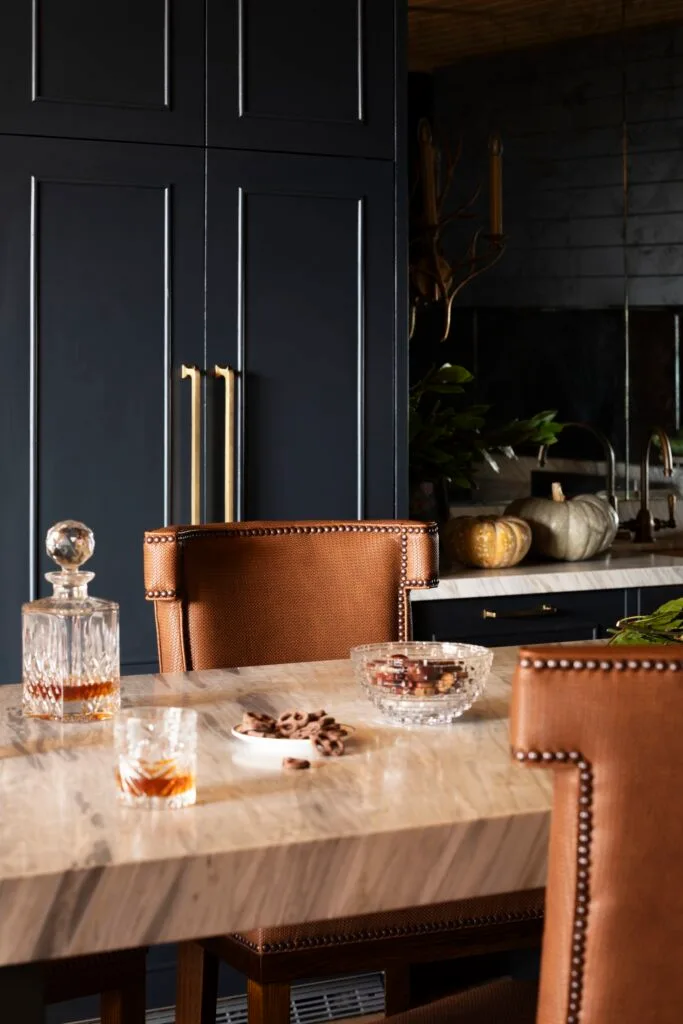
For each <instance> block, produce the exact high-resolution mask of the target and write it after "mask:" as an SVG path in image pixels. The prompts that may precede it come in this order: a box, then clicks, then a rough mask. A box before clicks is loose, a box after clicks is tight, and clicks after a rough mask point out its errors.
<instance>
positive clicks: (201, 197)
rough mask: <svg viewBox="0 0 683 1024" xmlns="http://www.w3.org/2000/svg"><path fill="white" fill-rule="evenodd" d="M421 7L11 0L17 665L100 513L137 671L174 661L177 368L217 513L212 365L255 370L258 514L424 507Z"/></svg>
mask: <svg viewBox="0 0 683 1024" xmlns="http://www.w3.org/2000/svg"><path fill="white" fill-rule="evenodd" d="M399 14H400V17H399ZM405 18H406V4H405V2H404V0H400V2H399V0H361V2H359V0H339V2H338V3H335V4H332V5H320V4H319V3H317V2H314V0H301V2H299V3H296V4H288V5H284V4H281V3H279V2H278V0H207V3H206V4H205V3H204V2H196V3H195V2H185V0H145V2H144V3H142V4H141V3H133V2H130V0H123V2H122V3H120V4H114V5H112V4H92V3H86V2H85V0H55V2H52V0H49V2H48V0H16V2H12V3H6V4H2V5H0V40H1V44H0V45H1V46H2V54H3V60H2V64H1V67H0V85H1V86H2V87H1V88H0V223H1V224H2V232H0V337H1V338H2V353H3V373H2V374H1V375H0V426H1V427H2V432H3V433H2V436H3V445H2V446H0V479H1V480H2V481H3V485H4V487H5V495H4V502H3V516H2V525H3V527H4V530H3V533H4V536H6V537H8V538H10V541H11V542H10V544H9V546H8V550H7V552H6V557H5V575H4V581H3V588H2V595H1V596H0V602H1V606H0V680H2V682H10V681H16V680H17V679H18V678H19V674H20V619H19V613H20V605H21V602H22V601H25V600H27V599H29V598H30V597H32V596H36V595H40V594H43V593H45V592H46V589H47V585H46V584H45V581H44V580H43V573H44V572H45V571H46V570H47V569H48V568H49V566H48V565H47V561H46V558H45V556H44V554H43V538H44V535H45V531H46V529H47V527H48V525H49V524H50V523H52V522H54V521H55V520H58V519H62V518H67V517H73V518H78V519H82V520H84V521H86V522H87V523H88V524H89V525H90V526H92V528H93V529H94V530H95V533H96V537H97V545H98V546H97V552H96V555H95V558H94V560H93V569H94V570H95V571H96V572H97V579H96V581H95V584H94V588H93V589H94V590H95V592H97V593H100V594H103V595H105V596H108V597H111V598H113V599H115V600H118V601H119V602H120V604H121V639H122V662H123V669H124V672H129V673H130V672H132V671H152V670H154V668H155V666H156V644H155V638H154V622H153V615H152V614H151V610H150V608H149V606H148V605H147V604H146V603H145V602H144V600H143V598H142V566H141V537H142V533H143V531H144V529H146V528H149V527H155V526H159V525H162V524H163V523H164V522H172V521H175V522H189V521H190V520H191V518H192V514H191V485H190V480H191V408H190V386H189V382H188V381H186V380H182V379H181V366H182V365H183V364H188V365H190V364H191V365H194V366H196V367H197V368H198V369H199V370H200V372H201V396H200V404H199V416H198V417H197V419H198V421H199V422H198V423H197V424H196V425H197V428H198V431H199V433H200V441H201V452H200V458H199V461H200V469H201V486H200V489H199V503H200V510H199V516H200V518H202V519H203V520H205V521H209V520H213V521H216V520H218V521H220V520H223V519H224V518H225V505H224V492H225V463H226V458H225V457H226V451H225V444H224V440H225V402H224V395H225V385H224V382H223V381H222V380H221V379H218V378H216V377H215V376H214V367H215V366H216V365H220V366H226V365H229V366H232V367H234V368H235V369H236V370H237V409H236V417H235V427H236V431H235V440H236V444H235V447H234V451H235V469H236V486H235V498H236V508H235V514H236V516H237V517H241V518H246V517H250V518H261V519H262V518H282V519H284V518H290V517H291V518H294V517H296V518H318V517H321V518H327V517H342V516H343V517H349V518H353V517H366V516H367V517H384V516H392V515H394V514H397V513H398V514H400V513H401V512H402V511H403V500H404V492H405V490H406V488H405V479H404V478H405V475H406V472H405V471H406V467H405V450H406V443H405V433H406V418H407V417H406V402H407V397H406V386H405V382H406V362H407V358H406V356H407V338H406V335H407V328H406V321H407V317H406V313H405V308H404V307H403V297H404V293H405V282H404V280H403V274H402V269H403V267H404V263H405V251H404V250H405V246H402V245H401V238H403V237H404V236H403V234H402V231H404V227H403V226H402V224H401V211H402V209H403V207H402V205H401V196H400V194H399V193H400V191H401V186H400V182H401V181H402V175H401V173H399V171H398V169H397V164H396V162H395V159H394V152H395V139H396V134H397V121H396V112H397V111H399V113H400V107H401V104H400V103H399V102H398V99H397V96H398V94H397V88H396V83H397V71H396V69H397V67H398V68H401V67H402V66H403V64H402V58H401V55H400V54H399V44H398V42H397V39H399V38H400V37H401V28H402V26H403V27H404V22H405ZM207 31H208V35H207ZM205 43H206V44H207V45H206V46H205ZM207 133H208V139H209V141H210V142H211V146H210V147H209V148H207V146H206V139H207ZM162 143H163V144H162ZM316 154H322V155H316ZM368 157H373V158H375V159H367V158H368ZM376 158H384V159H376ZM397 181H398V182H399V186H398V187H397ZM397 211H398V212H397Z"/></svg>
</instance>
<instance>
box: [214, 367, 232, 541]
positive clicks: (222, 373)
mask: <svg viewBox="0 0 683 1024" xmlns="http://www.w3.org/2000/svg"><path fill="white" fill-rule="evenodd" d="M213 372H214V374H215V375H216V377H222V378H223V380H224V381H225V449H224V454H223V458H224V460H225V476H224V481H223V488H224V497H223V502H224V511H223V515H224V516H225V522H226V523H232V522H233V521H234V519H235V371H234V370H233V369H232V367H230V366H214V368H213Z"/></svg>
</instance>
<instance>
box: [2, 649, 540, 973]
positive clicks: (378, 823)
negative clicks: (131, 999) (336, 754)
mask: <svg viewBox="0 0 683 1024" xmlns="http://www.w3.org/2000/svg"><path fill="white" fill-rule="evenodd" d="M515 659H516V650H515V649H508V650H498V651H496V656H495V662H494V670H493V673H492V676H491V678H490V681H489V685H488V689H487V692H486V695H485V696H484V698H483V699H482V700H481V701H480V702H479V703H478V704H476V705H475V707H474V708H472V709H471V711H470V712H469V713H467V714H466V715H465V716H464V717H463V718H462V719H461V720H460V721H459V722H458V723H457V724H455V725H453V726H450V727H445V728H437V729H434V728H422V729H410V728H401V727H397V726H394V725H392V724H391V723H387V722H384V721H383V720H382V719H381V717H380V716H379V714H378V713H377V712H376V711H375V709H374V708H373V707H372V706H371V705H370V704H369V703H367V701H366V700H365V699H364V698H363V697H362V696H361V695H360V693H359V692H358V691H357V689H356V685H355V683H354V681H353V678H352V674H351V668H350V665H349V663H347V662H323V663H311V664H302V665H289V666H287V665H285V666H277V667H266V668H249V669H241V670H239V671H237V670H231V671H225V672H221V671H217V672H200V673H191V674H186V675H182V674H181V675H167V676H161V675H157V676H138V677H128V678H125V679H124V680H123V685H122V692H123V698H124V704H127V705H129V706H135V705H143V704H144V705H150V704H152V705H153V704H156V705H164V704H181V705H188V706H192V707H194V708H196V710H197V711H198V712H199V769H198V804H197V806H196V807H194V808H191V809H186V810H180V811H165V812H145V811H141V810H133V809H126V808H123V807H121V806H119V805H118V804H117V802H116V799H115V790H114V779H113V751H112V729H111V723H100V724H96V725H59V724H57V723H49V722H39V721H32V720H25V719H23V718H22V716H21V713H20V689H19V687H18V686H5V687H0V813H1V815H2V823H3V827H2V829H0V965H4V964H11V963H21V962H26V961H32V960H37V959H45V958H48V959H49V958H55V957H62V956H68V955H74V954H79V953H88V952H95V951H100V950H108V949H116V948H121V947H125V946H138V945H143V944H146V943H160V942H167V941H174V940H178V939H183V938H191V937H200V936H207V935H211V934H218V933H221V932H227V931H231V930H235V929H244V928H249V927H254V926H256V925H276V924H282V923H292V922H296V921H308V920H322V919H325V918H328V917H336V916H342V915H345V914H351V913H359V912H372V911H377V910H382V909H391V908H398V907H402V906H409V905H411V904H424V903H432V902H436V901H439V900H447V899H455V898H460V897H466V896H473V895H483V894H487V893H494V892H502V891H507V890H514V889H523V888H531V887H535V886H538V885H542V884H543V882H544V878H545V870H546V840H547V829H548V821H549V809H550V780H549V778H548V777H547V776H546V775H545V774H543V773H539V772H528V771H524V770H523V769H521V768H520V767H519V766H518V765H516V764H515V763H513V761H512V760H511V758H510V753H509V746H508V725H507V708H508V697H509V690H510V678H511V674H512V670H513V666H514V663H515ZM292 706H294V707H297V706H298V707H303V708H313V707H325V708H326V709H327V710H329V711H330V712H331V713H332V714H334V715H335V716H336V717H337V718H338V719H339V720H340V721H343V722H348V723H349V724H351V725H353V726H355V727H356V729H357V734H356V736H355V737H354V741H353V743H352V744H350V747H349V751H348V754H347V755H346V756H344V757H342V758H340V759H334V760H329V761H323V762H315V763H314V765H313V767H312V768H311V770H310V771H305V772H294V773H289V772H283V771H280V770H278V769H277V768H275V769H273V767H270V766H268V765H262V764H258V763H256V762H252V761H250V760H244V758H243V757H240V756H239V755H240V753H241V746H240V745H238V744H237V742H236V741H235V740H234V739H233V738H232V737H231V736H230V728H231V727H232V725H234V724H235V723H236V722H237V721H239V720H240V718H241V715H242V712H243V710H245V709H252V710H257V711H267V712H268V713H270V714H277V713H278V712H280V711H282V710H284V709H285V708H287V707H292Z"/></svg>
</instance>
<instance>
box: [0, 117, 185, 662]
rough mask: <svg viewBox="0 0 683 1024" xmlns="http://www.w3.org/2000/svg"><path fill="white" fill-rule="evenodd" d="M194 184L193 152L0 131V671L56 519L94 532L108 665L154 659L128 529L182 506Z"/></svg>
mask: <svg viewBox="0 0 683 1024" xmlns="http://www.w3.org/2000/svg"><path fill="white" fill-rule="evenodd" d="M203 179H204V168H203V158H202V154H201V152H200V151H194V150H185V149H176V148H173V147H154V146H136V145H129V146H117V145H115V144H112V143H97V142H80V143H75V142H69V141H61V140H60V141H58V140H53V139H29V138H20V137H15V138H7V137H5V138H0V221H1V222H2V225H3V230H2V233H1V235H0V280H1V282H2V283H1V285H0V325H1V333H2V352H3V373H2V374H0V409H2V436H3V444H2V445H1V446H0V479H2V480H3V481H4V499H3V513H2V522H3V533H4V535H5V536H7V537H9V538H11V544H10V545H8V548H7V551H6V552H5V573H4V583H3V588H2V603H3V608H2V614H0V651H1V652H2V653H1V655H0V671H1V673H2V675H1V678H2V681H3V682H10V681H16V680H18V678H19V671H20V665H19V648H20V620H19V609H20V603H21V601H24V600H27V599H28V598H29V596H32V595H40V594H44V593H46V592H48V591H49V590H50V588H49V585H48V584H47V583H46V582H45V581H44V580H43V572H44V571H46V570H47V569H48V567H49V563H48V561H47V557H46V556H45V554H44V546H43V541H44V537H45V532H46V529H47V527H48V526H49V525H50V523H52V522H54V521H55V520H58V519H65V518H77V519H83V520H84V521H85V522H87V523H88V525H90V526H91V527H92V528H93V529H94V530H95V534H96V538H97V551H96V555H95V557H94V560H93V569H94V570H95V571H96V572H97V579H96V581H95V584H94V590H95V591H96V592H98V593H100V594H102V595H106V596H107V597H110V598H113V599H114V600H117V601H120V603H121V631H122V660H123V664H124V671H132V669H133V668H134V667H135V668H137V667H143V666H146V670H147V671H152V670H153V669H154V665H155V650H156V648H155V640H154V624H153V617H152V616H151V614H150V610H149V606H148V605H146V603H145V602H144V600H143V598H142V578H141V572H142V569H141V553H140V552H141V546H140V544H141V542H140V538H141V536H142V532H143V530H144V529H146V528H147V527H149V526H150V525H151V524H155V525H156V524H159V523H162V522H164V521H165V520H167V521H171V520H176V521H177V520H186V519H187V518H188V517H189V506H188V491H189V488H188V487H187V485H186V481H187V480H188V479H189V468H188V459H189V453H188V451H187V446H188V444H189V430H188V429H184V424H185V423H186V422H187V419H188V415H189V409H188V408H187V406H188V395H187V394H186V393H185V389H183V388H181V381H180V374H179V364H180V363H181V362H197V363H201V361H202V357H203V313H204V296H203V287H204V282H203V254H204V230H203V218H204V192H203Z"/></svg>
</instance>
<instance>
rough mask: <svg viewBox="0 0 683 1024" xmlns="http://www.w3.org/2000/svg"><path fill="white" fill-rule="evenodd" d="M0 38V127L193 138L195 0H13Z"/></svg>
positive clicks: (200, 112)
mask: <svg viewBox="0 0 683 1024" xmlns="http://www.w3.org/2000/svg"><path fill="white" fill-rule="evenodd" d="M0 39H2V44H3V69H2V89H0V132H9V133H17V134H20V135H51V136H69V137H72V138H85V139H113V140H116V139H121V140H127V141H133V142H152V143H154V142H157V143H158V142H170V143H184V144H189V145H202V144H203V142H204V59H203V58H204V4H203V2H201V0H193V2H191V3H187V2H185V0H144V3H140V2H139V0H119V2H117V3H91V2H89V0H59V2H54V0H15V2H13V3H4V4H1V5H0Z"/></svg>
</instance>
